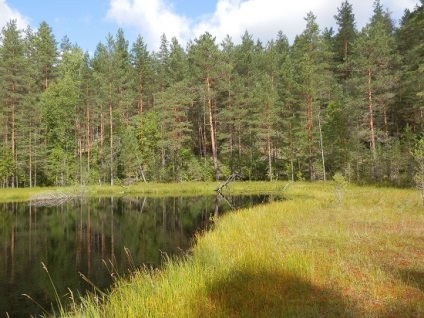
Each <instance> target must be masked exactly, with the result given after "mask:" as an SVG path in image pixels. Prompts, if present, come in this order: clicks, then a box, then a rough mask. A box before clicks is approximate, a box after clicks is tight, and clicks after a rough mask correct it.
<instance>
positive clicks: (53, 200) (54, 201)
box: [29, 188, 87, 207]
mask: <svg viewBox="0 0 424 318" xmlns="http://www.w3.org/2000/svg"><path fill="white" fill-rule="evenodd" d="M86 192H87V190H86V189H85V188H79V189H71V190H66V191H62V190H54V191H48V192H42V193H37V194H34V195H32V196H31V197H30V199H29V200H30V204H31V205H32V206H37V207H41V206H58V205H61V204H63V203H65V202H67V201H69V200H72V199H75V198H82V197H84V196H85V195H86Z"/></svg>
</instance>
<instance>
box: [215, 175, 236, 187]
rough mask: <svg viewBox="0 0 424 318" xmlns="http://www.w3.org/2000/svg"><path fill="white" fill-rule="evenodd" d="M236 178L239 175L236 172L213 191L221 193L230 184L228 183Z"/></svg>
mask: <svg viewBox="0 0 424 318" xmlns="http://www.w3.org/2000/svg"><path fill="white" fill-rule="evenodd" d="M237 177H239V174H238V173H237V172H234V173H233V174H231V175H230V176H229V177H228V179H227V181H225V183H224V184H221V185H220V186H219V187H218V188H216V189H215V191H216V192H221V190H222V188H224V187H227V188H228V185H229V184H230V182H232V181H234V180H235V179H236V178H237Z"/></svg>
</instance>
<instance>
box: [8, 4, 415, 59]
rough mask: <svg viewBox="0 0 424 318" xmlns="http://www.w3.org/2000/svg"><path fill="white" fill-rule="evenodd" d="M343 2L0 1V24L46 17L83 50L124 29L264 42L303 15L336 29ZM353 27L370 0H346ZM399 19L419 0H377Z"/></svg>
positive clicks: (152, 46) (362, 20) (289, 29)
mask: <svg viewBox="0 0 424 318" xmlns="http://www.w3.org/2000/svg"><path fill="white" fill-rule="evenodd" d="M342 1H343V0H338V1H335V0H38V1H33V0H0V27H3V26H4V25H5V24H6V22H7V21H9V20H10V19H17V20H18V24H19V26H20V27H21V28H25V27H26V26H27V25H30V26H31V27H32V28H33V29H36V28H37V27H38V25H39V24H40V22H41V21H43V20H44V21H46V22H47V23H48V24H49V25H50V27H51V28H52V29H53V32H54V34H55V37H56V40H57V41H58V42H60V40H61V39H62V38H63V37H64V36H65V35H67V36H68V37H69V39H70V40H71V42H73V43H77V44H78V45H79V46H80V47H81V48H82V49H83V50H84V51H89V52H91V53H92V52H93V51H94V50H95V48H96V46H97V44H98V43H99V42H105V38H106V36H107V35H108V33H111V34H113V35H114V34H116V31H117V30H118V28H122V29H123V30H124V34H125V37H126V38H127V39H128V40H129V41H130V43H132V42H133V41H134V40H135V39H136V37H137V36H138V35H141V36H142V37H143V38H144V40H145V42H146V43H147V45H148V49H149V50H151V51H154V50H157V49H158V46H159V40H160V35H161V34H163V33H165V34H166V35H167V37H168V39H170V38H171V37H173V36H175V37H177V38H178V40H179V41H180V43H181V44H183V45H184V44H185V43H186V42H187V41H188V40H189V39H194V38H195V37H197V36H199V35H201V34H202V33H204V32H205V31H209V32H210V33H211V34H212V35H214V36H216V37H217V41H218V42H220V41H221V40H222V39H223V38H224V37H225V36H226V35H227V34H228V35H230V36H231V37H232V38H233V40H234V42H236V43H237V42H238V41H239V40H240V36H241V35H242V34H243V33H244V31H245V30H248V31H249V32H250V33H251V34H253V36H254V38H260V39H261V40H262V41H263V42H266V41H268V40H270V39H272V38H275V36H276V34H277V32H278V31H279V30H281V31H283V33H284V34H285V35H286V36H287V37H288V38H289V40H290V41H292V40H293V38H294V36H295V35H297V34H300V33H301V32H302V31H303V29H304V27H305V22H304V20H303V18H304V17H305V16H306V13H307V12H309V11H312V12H313V13H314V14H315V15H316V16H317V21H318V23H319V25H320V28H321V29H324V28H325V27H336V26H335V22H334V19H333V16H334V15H335V14H337V7H339V6H340V5H341V3H342ZM349 2H350V3H351V4H352V5H353V9H354V13H355V18H356V22H357V27H358V28H359V29H360V28H362V27H363V26H364V25H365V24H366V22H367V21H368V19H369V18H370V16H371V14H372V4H373V2H374V1H373V0H350V1H349ZM381 3H382V4H383V6H384V7H385V8H388V9H389V10H390V11H391V12H392V18H393V19H394V20H395V21H398V20H399V19H400V18H401V17H402V15H403V12H404V10H405V9H406V8H409V9H413V8H414V7H415V5H416V4H418V3H419V1H418V0H381Z"/></svg>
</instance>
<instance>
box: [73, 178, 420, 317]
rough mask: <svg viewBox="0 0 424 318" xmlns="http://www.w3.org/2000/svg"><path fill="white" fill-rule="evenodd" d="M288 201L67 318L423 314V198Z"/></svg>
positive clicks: (371, 192)
mask: <svg viewBox="0 0 424 318" xmlns="http://www.w3.org/2000/svg"><path fill="white" fill-rule="evenodd" d="M274 186H275V185H274ZM286 195H287V196H288V197H289V200H288V201H283V202H274V203H271V204H268V205H263V206H258V207H254V208H251V209H247V210H241V211H237V212H235V213H229V214H226V215H225V216H223V217H220V218H219V219H218V220H216V225H215V227H214V230H213V231H211V232H208V233H206V234H203V235H201V236H200V235H199V236H198V237H197V242H196V244H195V246H194V247H193V249H192V250H191V252H190V253H189V254H188V255H187V256H186V257H185V258H183V259H173V260H168V262H167V265H166V266H165V268H164V269H162V270H159V271H158V270H156V271H152V270H149V269H141V270H139V271H136V272H135V273H134V275H133V277H132V278H131V279H130V280H118V281H117V282H116V285H115V286H114V287H113V288H112V291H111V292H110V293H109V295H108V296H106V297H104V298H103V300H102V304H100V303H99V301H98V298H93V297H92V298H85V299H84V300H83V303H82V304H81V305H80V307H74V310H73V311H71V312H69V316H76V317H422V316H424V210H423V208H422V206H421V205H420V204H421V201H420V197H419V194H418V193H417V192H415V191H413V190H397V189H384V188H371V187H363V188H361V187H354V186H348V187H347V188H346V189H344V191H343V193H342V195H340V193H337V192H336V188H335V184H334V183H314V184H306V183H295V184H292V185H290V186H289V187H288V188H286Z"/></svg>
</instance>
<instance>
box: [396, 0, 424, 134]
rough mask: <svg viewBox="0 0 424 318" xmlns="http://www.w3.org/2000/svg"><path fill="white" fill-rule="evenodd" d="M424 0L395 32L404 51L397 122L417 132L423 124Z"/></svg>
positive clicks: (400, 50) (406, 14)
mask: <svg viewBox="0 0 424 318" xmlns="http://www.w3.org/2000/svg"><path fill="white" fill-rule="evenodd" d="M423 29H424V3H423V2H422V1H421V5H419V6H417V7H415V9H414V10H413V11H412V12H410V11H409V10H407V11H405V14H404V16H403V18H402V20H401V25H400V28H399V29H398V30H397V32H396V42H397V44H398V47H399V52H400V53H401V55H402V73H401V89H400V93H399V97H398V101H397V104H398V105H397V107H396V113H395V114H394V116H395V118H397V124H398V126H400V127H402V128H403V127H405V126H406V125H409V126H410V127H412V128H413V130H414V131H415V132H419V131H420V130H422V129H423V128H424V106H423V105H424V102H423V99H424V96H423V94H420V92H422V91H423V90H424V84H423V80H422V78H423V71H422V70H423V69H424V46H423V44H422V43H424V34H423V32H422V30H423Z"/></svg>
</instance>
